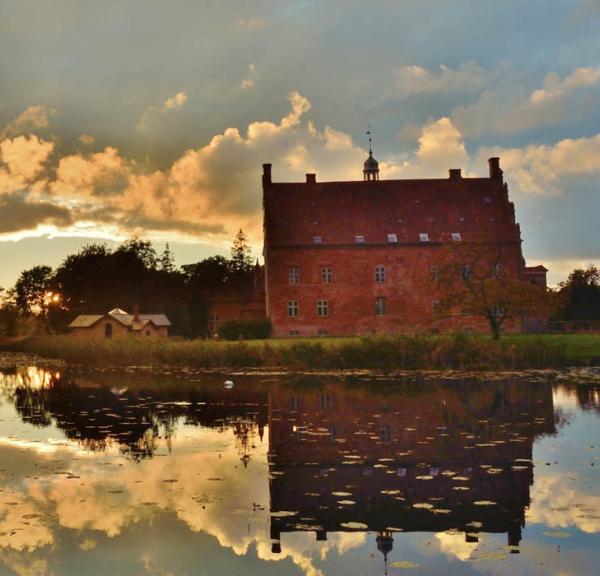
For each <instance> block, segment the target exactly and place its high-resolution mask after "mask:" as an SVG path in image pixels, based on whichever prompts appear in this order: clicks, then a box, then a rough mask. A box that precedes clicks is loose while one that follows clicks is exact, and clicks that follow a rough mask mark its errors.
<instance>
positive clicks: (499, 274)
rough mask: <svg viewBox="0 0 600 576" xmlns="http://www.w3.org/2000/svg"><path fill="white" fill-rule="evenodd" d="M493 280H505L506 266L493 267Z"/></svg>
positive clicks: (496, 265)
mask: <svg viewBox="0 0 600 576" xmlns="http://www.w3.org/2000/svg"><path fill="white" fill-rule="evenodd" d="M492 278H495V279H496V280H497V279H499V278H504V266H502V264H494V265H493V266H492Z"/></svg>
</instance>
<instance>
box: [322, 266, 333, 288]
mask: <svg viewBox="0 0 600 576" xmlns="http://www.w3.org/2000/svg"><path fill="white" fill-rule="evenodd" d="M321 282H323V284H331V283H332V282H333V268H331V266H323V268H321Z"/></svg>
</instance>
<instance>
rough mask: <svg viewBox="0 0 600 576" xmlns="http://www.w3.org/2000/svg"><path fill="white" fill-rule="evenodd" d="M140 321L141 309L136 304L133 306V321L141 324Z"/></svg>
mask: <svg viewBox="0 0 600 576" xmlns="http://www.w3.org/2000/svg"><path fill="white" fill-rule="evenodd" d="M139 320H140V307H139V305H138V304H134V306H133V321H134V322H139Z"/></svg>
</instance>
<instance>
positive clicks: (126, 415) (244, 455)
mask: <svg viewBox="0 0 600 576" xmlns="http://www.w3.org/2000/svg"><path fill="white" fill-rule="evenodd" d="M0 378H1V380H0V382H1V384H2V390H3V392H4V395H5V396H6V397H7V398H9V399H10V400H11V401H12V402H13V403H14V405H15V408H16V410H17V412H18V414H19V415H20V416H21V418H22V419H23V421H24V422H27V423H29V424H31V425H33V426H40V427H45V426H50V425H52V424H55V425H56V426H57V428H59V429H60V430H61V431H62V432H63V433H64V434H65V435H66V437H67V438H69V439H71V440H76V441H78V442H79V443H80V444H81V445H82V446H83V447H84V448H85V449H87V450H90V451H105V450H107V449H108V448H109V447H111V446H115V445H116V446H118V447H119V449H120V451H121V452H122V453H123V454H126V455H127V456H129V457H130V458H132V459H133V460H141V459H143V458H147V457H152V456H153V455H154V454H155V452H156V450H157V449H158V446H159V441H160V440H164V442H165V445H166V447H167V449H168V450H169V451H170V450H171V446H172V442H173V438H174V436H175V432H176V430H177V426H178V424H179V422H180V421H182V422H184V423H185V424H186V425H192V426H207V427H217V428H221V429H223V430H229V429H232V430H233V432H234V434H235V436H236V439H237V440H236V442H237V444H238V451H239V453H240V458H241V459H242V461H243V462H244V464H247V461H248V460H249V458H250V448H251V447H252V445H253V438H255V437H256V435H257V433H258V434H260V435H261V436H262V428H263V426H264V421H265V419H266V414H264V415H261V410H263V412H264V409H263V408H260V403H252V402H248V403H241V402H239V401H238V403H236V404H228V403H227V402H224V401H223V398H215V397H214V395H213V394H211V393H210V392H209V391H206V390H204V391H202V390H193V389H191V388H189V387H188V388H187V389H185V387H184V388H181V387H180V388H177V387H170V388H168V389H167V390H158V391H157V390H148V389H143V388H139V387H138V388H136V389H135V390H133V391H128V389H127V387H124V386H122V382H121V381H119V386H112V387H110V388H109V387H106V386H101V387H100V386H98V385H94V386H90V385H89V381H86V384H88V385H87V386H78V385H77V382H76V381H74V380H71V379H69V378H64V377H63V378H61V377H60V375H59V374H51V373H48V372H46V373H45V376H44V378H45V379H44V384H43V386H32V385H31V379H28V378H27V377H23V376H22V374H21V373H19V372H18V371H13V373H12V374H4V375H2V376H0ZM217 396H218V394H217ZM237 399H238V400H239V394H238V396H237ZM263 404H264V403H263ZM257 405H258V406H259V409H258V410H257ZM259 420H260V421H259Z"/></svg>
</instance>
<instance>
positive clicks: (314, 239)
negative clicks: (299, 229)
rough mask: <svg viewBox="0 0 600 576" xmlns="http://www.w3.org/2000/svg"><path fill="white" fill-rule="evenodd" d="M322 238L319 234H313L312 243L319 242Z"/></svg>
mask: <svg viewBox="0 0 600 576" xmlns="http://www.w3.org/2000/svg"><path fill="white" fill-rule="evenodd" d="M322 241H323V238H321V236H313V244H321V242H322Z"/></svg>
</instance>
